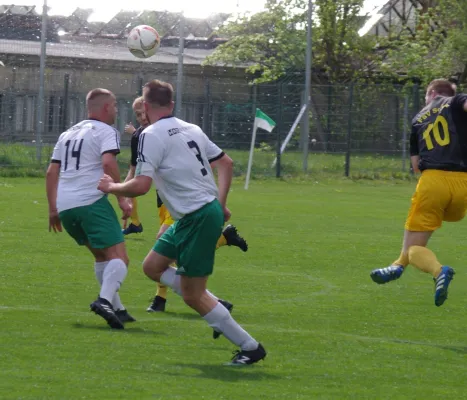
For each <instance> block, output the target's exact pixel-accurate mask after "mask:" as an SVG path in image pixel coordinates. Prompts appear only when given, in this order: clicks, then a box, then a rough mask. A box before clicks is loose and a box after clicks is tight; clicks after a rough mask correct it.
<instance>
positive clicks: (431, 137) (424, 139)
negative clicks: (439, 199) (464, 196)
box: [410, 94, 467, 172]
mask: <svg viewBox="0 0 467 400" xmlns="http://www.w3.org/2000/svg"><path fill="white" fill-rule="evenodd" d="M466 101H467V95H465V94H459V95H456V96H454V97H443V96H438V97H436V98H434V99H433V101H432V102H431V103H430V104H429V105H428V106H426V107H425V108H424V109H423V110H421V111H420V112H419V113H418V114H417V115H416V116H415V118H414V119H413V120H412V134H411V136H410V155H411V156H417V155H418V156H420V162H419V168H420V171H423V170H426V169H438V170H443V171H464V172H467V113H466V112H465V111H464V108H463V107H464V103H465V102H466Z"/></svg>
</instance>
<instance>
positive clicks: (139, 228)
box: [122, 224, 143, 235]
mask: <svg viewBox="0 0 467 400" xmlns="http://www.w3.org/2000/svg"><path fill="white" fill-rule="evenodd" d="M141 232H143V224H139V225H134V224H130V225H128V227H127V228H126V229H122V233H123V234H124V235H129V234H131V233H141Z"/></svg>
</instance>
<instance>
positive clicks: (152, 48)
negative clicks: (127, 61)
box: [126, 25, 161, 58]
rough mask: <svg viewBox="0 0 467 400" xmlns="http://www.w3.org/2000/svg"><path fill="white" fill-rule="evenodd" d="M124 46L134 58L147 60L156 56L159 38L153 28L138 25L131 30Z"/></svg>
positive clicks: (159, 42)
mask: <svg viewBox="0 0 467 400" xmlns="http://www.w3.org/2000/svg"><path fill="white" fill-rule="evenodd" d="M126 44H127V47H128V50H130V52H131V54H133V55H134V56H135V57H138V58H149V57H152V56H153V55H154V54H156V51H157V49H158V48H159V46H160V44H161V38H160V36H159V33H158V32H157V31H156V30H155V29H154V28H153V27H151V26H148V25H138V26H136V27H134V28H133V29H132V30H131V32H130V34H129V35H128V39H127V42H126Z"/></svg>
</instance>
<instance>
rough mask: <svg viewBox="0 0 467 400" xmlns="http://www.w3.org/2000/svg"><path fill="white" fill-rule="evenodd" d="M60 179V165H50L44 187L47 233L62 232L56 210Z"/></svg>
mask: <svg viewBox="0 0 467 400" xmlns="http://www.w3.org/2000/svg"><path fill="white" fill-rule="evenodd" d="M59 177H60V163H54V162H52V163H50V165H49V168H48V169H47V175H46V178H45V182H46V183H45V185H46V191H47V201H48V203H49V232H50V231H51V230H52V229H53V231H54V232H61V231H62V224H61V222H60V218H59V217H58V210H57V188H58V180H59Z"/></svg>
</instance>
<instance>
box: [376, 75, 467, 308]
mask: <svg viewBox="0 0 467 400" xmlns="http://www.w3.org/2000/svg"><path fill="white" fill-rule="evenodd" d="M425 101H426V106H425V108H423V109H422V110H421V111H420V112H419V113H418V114H417V115H416V116H415V118H414V119H413V121H412V133H411V137H410V155H411V161H412V167H413V169H414V171H415V172H421V177H420V179H419V181H418V184H417V188H416V190H415V193H414V195H413V197H412V204H411V207H410V210H409V214H408V217H407V220H406V223H405V234H404V241H403V247H402V252H401V254H400V256H399V258H398V259H397V260H396V261H394V262H393V263H392V265H390V266H389V267H386V268H381V269H376V270H374V271H372V272H371V274H370V276H371V278H372V279H373V281H374V282H376V283H379V284H383V283H387V282H390V281H393V280H395V279H398V278H399V277H400V276H401V275H402V273H403V272H404V269H405V267H407V265H409V264H411V265H413V266H414V267H416V268H418V269H420V270H421V271H423V272H426V273H429V274H431V275H432V276H433V279H434V282H435V295H434V300H435V305H436V306H438V307H439V306H441V305H442V304H443V303H444V302H445V301H446V299H447V297H448V287H449V284H450V283H451V280H452V278H453V276H454V270H453V269H452V268H451V267H449V266H447V265H443V264H441V263H440V262H439V261H438V259H437V258H436V256H435V254H434V253H433V252H432V251H431V250H429V249H428V248H427V247H426V246H427V244H428V241H429V239H430V237H431V235H432V234H433V232H434V231H435V230H437V229H439V228H440V227H441V225H442V223H443V221H447V222H457V221H460V220H462V219H463V218H464V216H465V213H466V209H467V95H466V94H458V95H456V92H455V86H454V85H453V84H452V83H451V82H449V81H447V80H443V79H437V80H434V81H432V82H431V83H430V84H429V85H428V89H427V92H426V96H425Z"/></svg>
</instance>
